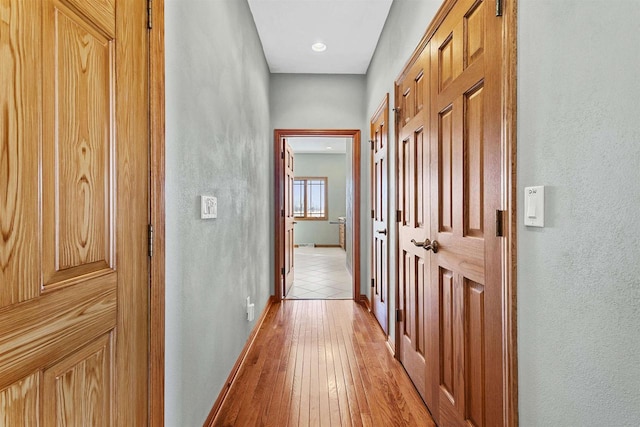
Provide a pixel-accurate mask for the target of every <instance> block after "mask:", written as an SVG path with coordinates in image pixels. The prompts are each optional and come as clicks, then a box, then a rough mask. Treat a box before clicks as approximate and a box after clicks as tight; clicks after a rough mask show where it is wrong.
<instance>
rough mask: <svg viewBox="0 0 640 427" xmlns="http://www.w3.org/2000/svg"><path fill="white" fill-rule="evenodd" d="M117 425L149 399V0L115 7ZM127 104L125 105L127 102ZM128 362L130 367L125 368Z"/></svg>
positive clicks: (140, 413)
mask: <svg viewBox="0 0 640 427" xmlns="http://www.w3.org/2000/svg"><path fill="white" fill-rule="evenodd" d="M116 21H117V23H118V25H117V26H116V39H117V40H118V43H117V46H116V58H117V65H116V81H117V84H116V99H117V100H120V101H119V102H122V101H123V100H127V102H126V104H125V105H126V108H117V110H116V111H115V115H116V123H117V126H118V133H117V136H118V142H117V147H116V156H117V166H116V171H117V174H116V176H117V180H118V191H117V199H116V206H118V215H117V219H116V224H117V226H116V229H117V247H116V248H117V259H118V266H117V267H118V317H117V326H116V350H115V351H116V366H117V367H120V370H118V372H117V375H116V380H115V390H117V393H116V394H115V404H116V407H117V412H116V420H115V423H116V424H117V425H123V426H124V425H127V426H146V425H147V424H148V414H147V412H148V405H149V402H148V399H149V388H148V387H149V361H148V346H149V323H148V322H149V270H148V263H149V257H148V246H147V244H148V242H147V226H148V224H149V128H148V126H149V85H148V79H149V68H148V59H149V51H148V49H149V45H148V34H147V4H146V2H131V1H121V2H118V5H117V7H116ZM123 106H124V105H123ZM125 367H126V368H125Z"/></svg>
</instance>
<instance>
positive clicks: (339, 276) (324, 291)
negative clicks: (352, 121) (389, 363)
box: [284, 136, 353, 299]
mask: <svg viewBox="0 0 640 427" xmlns="http://www.w3.org/2000/svg"><path fill="white" fill-rule="evenodd" d="M285 143H286V145H287V150H288V149H289V148H290V149H291V150H290V151H291V154H290V155H291V159H292V160H293V161H292V166H293V171H292V172H293V192H292V197H291V202H292V203H293V222H292V227H291V228H292V235H293V238H292V242H293V251H292V257H291V258H292V259H291V261H292V263H291V267H293V268H292V269H290V271H289V272H287V271H285V272H286V273H290V276H291V279H292V281H287V282H286V283H285V292H286V293H285V294H284V298H286V299H353V286H352V277H351V268H352V254H353V251H352V247H351V244H350V242H348V241H347V238H346V237H347V235H349V234H351V229H352V223H353V220H352V218H351V217H349V218H347V203H348V199H347V187H348V185H349V181H350V180H351V174H350V172H351V164H350V162H348V160H350V159H351V154H352V153H351V151H352V147H353V143H352V138H343V137H312V136H307V137H292V138H286V141H285ZM285 191H287V189H285ZM286 199H287V198H286V197H285V200H286ZM349 200H352V199H351V198H349ZM285 213H286V212H285ZM285 217H286V215H285ZM285 221H286V219H285ZM285 244H286V242H285ZM285 250H286V249H285ZM285 267H286V263H285Z"/></svg>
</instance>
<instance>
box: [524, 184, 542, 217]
mask: <svg viewBox="0 0 640 427" xmlns="http://www.w3.org/2000/svg"><path fill="white" fill-rule="evenodd" d="M524 225H526V226H527V227H544V186H543V185H538V186H536V187H525V188H524Z"/></svg>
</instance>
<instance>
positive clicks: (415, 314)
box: [396, 51, 433, 405]
mask: <svg viewBox="0 0 640 427" xmlns="http://www.w3.org/2000/svg"><path fill="white" fill-rule="evenodd" d="M428 89H429V54H428V52H427V51H424V52H423V53H422V54H421V55H420V56H419V57H418V58H417V60H416V61H415V63H414V64H413V65H412V66H411V67H410V68H409V69H408V70H407V71H406V73H404V75H403V77H402V78H401V79H399V81H398V82H397V83H396V102H398V103H399V105H398V106H397V107H396V110H397V111H398V112H399V114H398V117H397V120H398V124H397V129H398V144H397V159H398V160H397V165H398V177H397V180H398V181H397V183H398V187H397V188H398V190H397V198H398V209H399V210H400V218H399V220H400V221H399V223H398V255H397V257H398V258H397V259H398V267H397V268H398V270H397V271H398V307H399V309H400V310H401V313H402V315H401V316H400V321H399V322H398V329H397V332H396V333H398V334H399V335H400V339H399V347H400V348H399V358H400V361H401V362H402V364H403V365H404V367H405V369H406V370H407V373H408V374H409V376H410V377H411V379H412V381H413V382H414V384H415V385H416V388H417V389H418V391H419V392H420V395H421V396H422V398H423V399H424V400H425V402H426V403H427V404H428V405H429V404H430V403H431V402H432V400H433V396H432V395H431V389H430V388H428V387H427V386H426V382H425V379H426V378H425V372H426V369H427V363H429V362H428V361H427V360H425V355H426V353H427V341H426V339H427V336H426V322H427V319H426V315H427V307H428V304H429V300H428V297H429V295H428V281H429V277H430V260H429V254H428V253H427V252H426V251H425V250H423V249H422V248H420V247H417V246H416V245H415V244H414V243H413V241H417V242H422V241H424V240H425V239H428V238H429V231H430V226H431V220H430V211H429V190H430V184H429V179H430V175H429V173H428V168H429V154H430V152H429V133H428V129H427V124H428V122H427V114H428V104H427V103H425V99H428V98H425V97H426V92H427V91H428Z"/></svg>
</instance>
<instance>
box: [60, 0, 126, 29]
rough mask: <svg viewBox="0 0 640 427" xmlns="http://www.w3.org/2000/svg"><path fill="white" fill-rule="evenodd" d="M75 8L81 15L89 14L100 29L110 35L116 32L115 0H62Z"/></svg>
mask: <svg viewBox="0 0 640 427" xmlns="http://www.w3.org/2000/svg"><path fill="white" fill-rule="evenodd" d="M63 1H64V2H66V3H67V4H69V5H70V6H73V7H75V8H77V9H78V10H79V11H80V12H81V13H82V14H83V15H86V16H90V17H91V19H92V21H93V22H95V23H96V24H97V25H99V27H100V29H101V31H104V33H105V34H106V35H107V36H108V37H110V38H113V37H115V34H116V2H115V0H91V1H83V0H63Z"/></svg>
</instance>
